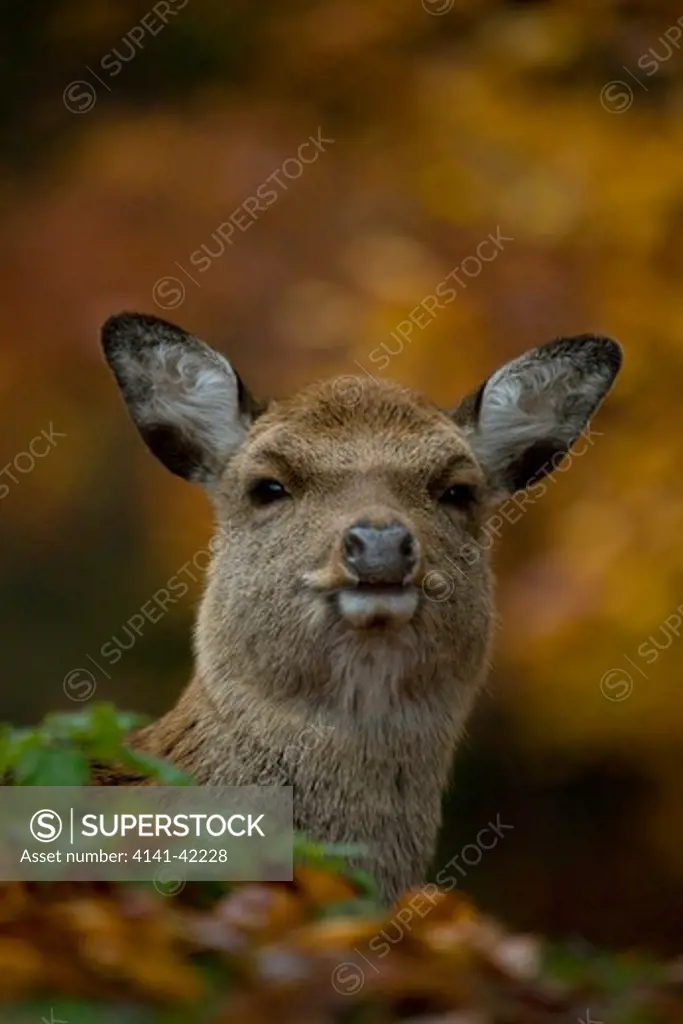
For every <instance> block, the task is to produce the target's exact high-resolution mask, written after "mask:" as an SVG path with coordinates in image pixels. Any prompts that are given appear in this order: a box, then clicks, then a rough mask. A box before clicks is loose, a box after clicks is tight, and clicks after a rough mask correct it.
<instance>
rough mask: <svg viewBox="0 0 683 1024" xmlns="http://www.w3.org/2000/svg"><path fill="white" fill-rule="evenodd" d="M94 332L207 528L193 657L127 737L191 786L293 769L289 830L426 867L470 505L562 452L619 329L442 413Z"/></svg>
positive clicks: (485, 612)
mask: <svg viewBox="0 0 683 1024" xmlns="http://www.w3.org/2000/svg"><path fill="white" fill-rule="evenodd" d="M102 344H103V349H104V355H105V358H106V361H107V363H108V365H109V367H110V368H111V370H112V371H113V374H114V377H115V380H116V383H117V385H118V388H119V390H120V392H121V394H122V396H123V399H124V401H125V404H126V406H127V409H128V412H129V413H130V416H131V417H132V420H133V422H134V424H135V425H136V427H137V430H138V431H139V434H140V435H141V437H142V439H143V441H144V442H145V444H146V445H147V447H148V448H149V449H150V451H151V452H152V453H153V455H154V456H156V458H157V459H158V460H160V461H161V462H162V463H163V465H164V466H166V468H167V469H169V470H170V471H171V472H172V473H174V474H176V475H178V476H180V477H182V478H184V479H185V480H187V481H190V482H192V483H195V484H198V485H200V486H201V487H203V488H204V489H205V491H206V492H207V494H208V496H209V498H210V501H211V503H212V506H213V512H214V517H215V524H216V538H218V539H219V543H218V544H216V545H215V555H214V557H213V561H212V563H211V565H210V566H209V569H208V571H207V582H206V586H205V590H204V594H203V598H202V600H201V603H200V606H199V610H198V614H197V619H196V627H195V634H194V672H193V675H192V678H191V680H190V682H189V684H188V685H187V687H186V688H185V690H184V691H183V692H182V694H181V695H180V697H179V699H178V700H177V703H176V704H175V705H174V706H173V707H172V708H171V709H170V710H169V711H168V712H167V713H165V714H163V715H162V716H161V717H160V718H159V719H158V720H156V721H154V722H152V724H151V725H146V726H144V727H142V728H140V729H138V730H137V731H136V732H134V733H133V734H132V735H131V737H130V744H131V746H132V747H133V748H137V749H139V750H141V751H145V752H147V753H149V754H153V755H156V756H159V757H163V758H165V759H168V760H170V761H171V762H172V763H173V764H174V765H176V766H177V767H179V768H181V769H182V770H184V771H186V772H187V773H188V774H189V775H190V776H191V777H192V779H193V781H194V782H195V783H196V784H198V785H225V786H242V785H250V784H256V783H257V784H259V785H271V784H272V785H282V784H283V783H286V784H288V785H291V786H292V787H293V793H294V826H295V828H296V829H298V830H300V831H301V832H303V833H305V834H306V835H308V836H310V837H313V838H315V839H316V840H319V841H321V842H325V843H327V842H329V843H333V844H336V843H342V844H355V845H356V846H359V847H361V848H362V849H363V850H364V855H363V856H364V859H363V861H362V863H363V866H364V867H366V868H367V869H368V870H369V871H370V872H371V873H372V874H373V875H374V877H375V879H376V882H377V884H378V886H379V889H380V892H381V894H382V896H383V898H384V899H385V900H386V901H387V902H390V901H392V900H393V899H395V898H397V897H398V896H399V895H400V894H401V893H402V892H404V891H406V890H409V889H410V888H412V887H415V886H420V885H422V884H424V882H425V879H426V876H427V872H428V870H429V867H430V864H431V861H432V858H433V856H434V854H435V850H436V843H437V838H438V833H439V828H440V824H441V804H442V797H443V795H444V791H445V790H446V788H447V786H448V785H449V782H450V773H451V766H452V763H453V759H454V754H455V751H456V750H457V748H458V745H459V742H460V741H461V739H462V736H463V732H464V729H465V725H466V722H467V719H468V716H469V714H470V712H471V710H472V707H473V704H474V702H475V698H476V695H477V693H478V691H480V689H481V688H482V685H483V683H484V680H485V679H486V676H487V673H488V671H489V665H490V660H491V650H492V635H493V633H494V630H495V627H496V625H497V623H496V611H495V604H494V585H493V576H492V568H491V558H490V545H484V544H483V537H484V536H485V530H486V524H487V518H488V517H490V515H491V514H492V510H494V509H495V508H496V507H497V506H499V505H500V503H501V502H502V501H504V500H505V499H507V498H509V497H510V496H511V495H515V494H517V492H521V491H523V490H524V489H525V488H527V489H528V488H530V487H532V486H533V485H535V484H536V483H537V482H538V481H539V480H541V479H542V477H543V476H545V475H546V474H548V473H550V472H552V471H553V470H554V469H555V468H556V467H557V465H558V464H559V463H560V462H561V460H562V459H563V458H564V457H565V456H566V455H567V454H568V453H569V451H570V448H571V446H572V445H573V443H574V442H575V441H576V440H577V439H578V438H579V436H580V435H582V433H583V432H584V431H585V429H586V427H587V426H588V424H589V422H590V420H591V417H592V416H593V414H594V413H595V411H596V409H597V408H598V406H599V405H600V403H601V402H602V400H603V398H604V397H605V396H606V394H607V392H608V391H609V390H610V388H611V387H612V385H613V383H614V380H615V378H616V376H617V373H618V372H619V369H620V367H621V362H622V350H621V346H620V345H619V343H618V342H616V341H614V340H613V339H611V338H608V337H605V336H602V335H598V334H583V335H579V336H576V337H562V338H558V339H556V340H554V341H551V342H549V343H547V344H544V345H541V346H539V347H536V348H532V349H530V350H528V351H526V352H523V353H522V354H521V355H519V356H517V357H516V358H513V359H512V360H510V361H509V362H507V363H505V364H504V365H502V366H500V367H499V368H498V369H496V370H494V371H493V372H492V373H491V374H490V375H489V376H488V377H487V378H486V379H485V380H484V381H483V383H481V384H480V385H479V386H478V387H477V388H475V389H474V390H473V391H471V392H470V393H468V394H467V395H466V396H465V397H464V398H462V400H461V401H460V402H459V403H457V404H455V405H454V407H453V408H452V409H450V410H443V409H441V408H439V407H437V406H436V405H435V404H433V403H432V402H431V401H430V400H429V399H428V398H427V397H425V396H424V395H422V394H420V393H418V392H416V391H414V390H411V389H409V388H407V387H404V386H401V385H399V384H396V383H392V382H390V381H388V380H383V379H375V378H373V377H371V376H370V375H366V376H365V377H361V376H357V377H349V376H348V375H347V376H344V377H333V378H331V379H326V380H322V381H319V382H316V383H313V384H309V385H308V386H305V387H303V388H302V389H301V390H299V391H298V392H297V393H295V394H294V395H292V396H289V397H284V398H278V399H274V400H271V401H261V400H258V399H256V398H254V397H253V395H252V393H251V392H250V391H249V390H248V388H247V386H246V385H245V384H244V383H243V382H242V380H241V378H240V377H239V376H238V374H237V372H236V371H235V369H233V367H232V365H231V363H230V362H229V360H228V359H227V358H226V356H225V355H223V354H222V353H220V352H219V351H217V350H216V349H214V348H211V347H210V346H209V345H207V344H206V343H205V342H203V341H202V340H200V339H199V338H197V337H195V336H194V335H191V334H189V333H188V332H186V331H185V330H183V329H182V328H180V327H177V326H175V325H174V324H172V323H169V322H167V321H165V320H163V319H160V318H158V317H156V316H151V315H145V314H139V313H129V312H125V313H121V314H118V315H115V316H112V317H110V318H109V319H108V320H107V322H106V323H105V324H104V326H103V328H102ZM473 551H475V552H477V557H472V552H473ZM434 574H441V576H442V577H443V578H445V579H447V580H448V586H447V587H436V588H435V587H434V585H433V583H430V580H432V581H433V580H434V578H435V577H434ZM312 730H313V731H314V733H315V737H316V740H315V742H314V743H310V742H308V741H307V742H306V743H305V744H304V743H303V740H302V737H304V736H307V735H310V734H311V731H312ZM302 744H303V746H304V748H305V754H303V755H302V756H300V757H298V758H293V757H291V756H290V755H291V751H292V750H296V749H298V746H299V745H302ZM112 771H113V769H112ZM126 781H130V780H126V777H125V774H123V775H121V776H119V777H116V773H115V772H114V771H113V774H112V776H111V777H110V778H109V779H107V780H106V782H107V783H108V784H125V783H126Z"/></svg>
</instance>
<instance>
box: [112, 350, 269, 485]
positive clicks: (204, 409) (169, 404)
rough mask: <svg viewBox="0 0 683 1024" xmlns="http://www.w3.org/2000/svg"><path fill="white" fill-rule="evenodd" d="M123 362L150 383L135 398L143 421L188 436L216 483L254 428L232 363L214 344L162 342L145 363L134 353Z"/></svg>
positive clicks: (130, 372) (206, 480)
mask: <svg viewBox="0 0 683 1024" xmlns="http://www.w3.org/2000/svg"><path fill="white" fill-rule="evenodd" d="M124 359H125V361H126V362H128V363H129V365H128V366H127V367H126V366H125V365H124V366H123V367H122V369H123V370H124V372H125V373H126V375H127V376H129V377H130V378H134V377H135V376H138V377H139V378H141V379H142V381H144V383H145V384H146V385H147V387H146V388H145V389H144V392H143V393H144V397H141V398H139V399H138V400H137V401H136V402H135V406H136V408H135V416H136V420H137V422H138V425H139V427H140V428H141V429H143V430H144V428H145V427H155V426H159V425H163V426H164V427H167V428H169V429H171V430H173V431H176V432H177V433H178V434H179V435H181V436H183V437H185V438H187V439H188V440H189V441H190V442H191V443H192V445H193V446H194V447H195V448H197V449H199V450H200V451H201V453H202V456H203V459H204V465H205V467H207V468H208V469H210V470H211V471H212V472H210V473H209V475H208V476H207V475H204V476H203V482H204V483H207V484H209V485H211V483H213V482H215V481H214V479H213V477H215V476H217V475H218V473H219V472H220V469H221V468H222V467H223V465H224V464H225V462H226V460H227V458H228V457H229V456H230V455H231V454H232V452H233V451H234V450H235V449H236V448H237V447H238V445H239V444H240V443H241V442H242V440H243V439H244V437H245V435H246V433H247V430H248V429H249V425H250V421H249V417H248V416H247V415H246V414H244V413H243V412H241V410H240V404H239V385H238V381H237V376H236V374H235V372H234V370H233V369H232V367H231V366H230V363H229V362H228V361H227V359H225V358H224V357H223V356H222V355H220V353H218V352H216V351H214V350H213V349H210V348H209V347H208V346H202V347H201V348H200V347H199V346H193V347H192V348H187V347H185V346H182V345H173V344H163V343H162V344H160V345H159V346H158V347H156V348H155V349H154V350H153V351H152V352H151V353H148V354H146V358H145V359H144V362H143V363H142V365H141V363H140V360H139V356H138V355H137V354H133V353H131V354H130V355H127V356H125V357H124Z"/></svg>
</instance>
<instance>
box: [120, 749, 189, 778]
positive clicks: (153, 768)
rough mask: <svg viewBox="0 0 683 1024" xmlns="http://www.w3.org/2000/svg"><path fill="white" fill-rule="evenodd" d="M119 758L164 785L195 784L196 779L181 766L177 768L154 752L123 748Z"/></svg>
mask: <svg viewBox="0 0 683 1024" xmlns="http://www.w3.org/2000/svg"><path fill="white" fill-rule="evenodd" d="M118 759H119V760H120V761H122V762H123V764H125V765H127V766H128V767H129V768H137V769H138V771H141V772H142V773H143V774H144V775H146V776H147V777H148V778H152V779H155V780H156V781H157V782H160V783H161V784H162V786H194V785H196V783H195V781H194V779H192V778H190V776H189V775H186V774H185V772H183V771H181V770H180V768H176V766H175V765H173V764H171V763H170V761H164V760H162V758H160V757H154V755H153V754H146V753H144V752H143V751H142V750H133V749H132V748H131V747H124V748H122V750H121V752H120V753H119V755H118Z"/></svg>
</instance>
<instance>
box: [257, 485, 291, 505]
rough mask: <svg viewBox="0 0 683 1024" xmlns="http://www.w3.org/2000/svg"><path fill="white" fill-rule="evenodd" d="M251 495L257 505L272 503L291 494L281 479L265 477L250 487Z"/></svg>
mask: <svg viewBox="0 0 683 1024" xmlns="http://www.w3.org/2000/svg"><path fill="white" fill-rule="evenodd" d="M249 497H250V498H251V500H252V501H253V502H254V504H255V505H272V504H273V502H275V501H282V499H283V498H288V497H289V494H288V492H287V490H286V489H285V487H284V485H283V484H281V483H280V481H279V480H271V479H270V478H265V479H263V480H256V481H255V482H254V483H253V484H252V485H251V487H250V488H249Z"/></svg>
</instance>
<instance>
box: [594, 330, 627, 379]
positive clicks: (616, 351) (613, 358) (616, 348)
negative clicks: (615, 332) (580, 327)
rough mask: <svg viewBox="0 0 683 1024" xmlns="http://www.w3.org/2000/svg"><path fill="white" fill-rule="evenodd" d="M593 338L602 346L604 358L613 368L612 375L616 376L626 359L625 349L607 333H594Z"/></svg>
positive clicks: (601, 350)
mask: <svg viewBox="0 0 683 1024" xmlns="http://www.w3.org/2000/svg"><path fill="white" fill-rule="evenodd" d="M593 340H594V341H595V343H596V344H597V345H599V346H600V352H601V355H602V359H603V360H604V362H606V363H607V364H608V365H609V367H610V369H611V370H612V376H613V377H616V375H617V374H618V373H619V370H620V369H621V364H622V363H623V361H624V350H623V349H622V347H621V345H620V344H619V342H618V341H615V340H614V338H609V337H608V336H607V335H605V334H594V335H593Z"/></svg>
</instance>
